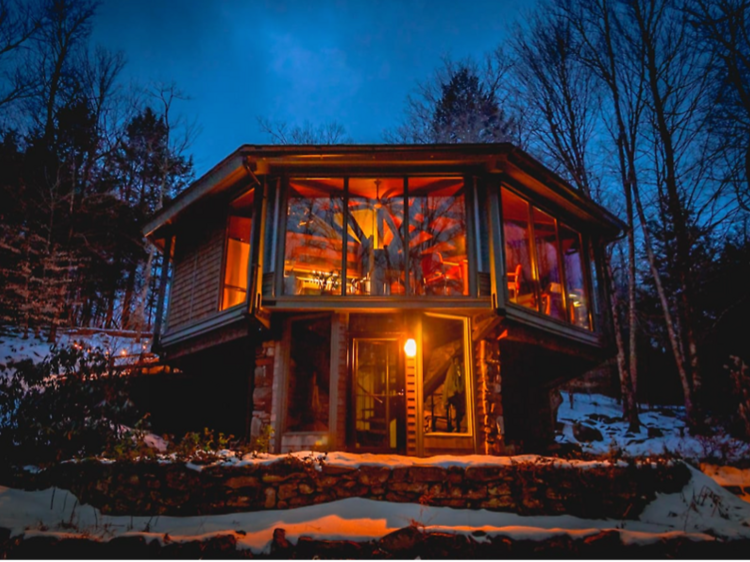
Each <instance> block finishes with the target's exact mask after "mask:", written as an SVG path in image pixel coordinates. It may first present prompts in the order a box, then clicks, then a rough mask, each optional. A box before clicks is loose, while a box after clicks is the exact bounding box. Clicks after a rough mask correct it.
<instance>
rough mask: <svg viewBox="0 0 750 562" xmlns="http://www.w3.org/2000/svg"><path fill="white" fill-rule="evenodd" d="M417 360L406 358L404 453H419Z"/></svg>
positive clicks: (414, 454)
mask: <svg viewBox="0 0 750 562" xmlns="http://www.w3.org/2000/svg"><path fill="white" fill-rule="evenodd" d="M417 399H418V398H417V361H416V359H412V358H409V357H407V358H406V454H407V455H413V456H416V455H419V448H418V447H419V445H418V442H417Z"/></svg>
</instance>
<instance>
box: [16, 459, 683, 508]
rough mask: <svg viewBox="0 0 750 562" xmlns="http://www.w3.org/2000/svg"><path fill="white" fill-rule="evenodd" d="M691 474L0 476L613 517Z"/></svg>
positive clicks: (140, 495) (74, 486) (280, 499)
mask: <svg viewBox="0 0 750 562" xmlns="http://www.w3.org/2000/svg"><path fill="white" fill-rule="evenodd" d="M689 478H690V473H689V470H688V469H687V468H686V467H685V466H684V465H683V464H681V463H675V464H667V463H659V464H657V463H642V464H628V465H626V464H624V463H621V464H619V465H612V464H606V463H605V464H601V465H596V466H578V465H576V464H574V463H567V462H565V461H559V462H558V461H551V460H550V459H544V460H542V461H528V460H524V461H519V462H511V463H509V464H507V465H487V466H469V467H468V468H463V467H455V466H454V467H449V468H442V467H438V466H410V467H395V468H391V467H382V466H366V465H363V466H360V467H359V468H351V467H344V466H336V465H331V464H327V463H326V462H325V460H323V461H322V462H318V461H315V460H313V459H309V460H303V459H299V458H296V457H291V456H290V457H288V458H283V459H282V460H279V461H277V462H274V463H271V464H265V465H263V464H249V465H245V466H234V467H233V466H221V465H215V466H205V467H203V469H202V470H196V469H194V468H191V467H188V466H186V465H185V464H182V463H162V464H159V463H146V462H133V463H113V464H103V463H100V462H96V461H89V462H82V463H76V464H74V463H66V464H62V465H58V466H57V467H55V468H51V469H47V470H45V471H42V472H40V473H37V474H30V473H25V472H23V473H16V474H14V475H7V474H6V476H5V477H4V478H3V480H5V482H2V483H3V484H7V485H11V486H13V487H18V488H24V489H43V488H47V487H50V486H56V487H58V488H62V489H67V490H70V491H71V492H73V493H74V494H75V495H76V496H77V497H78V499H79V500H80V501H81V503H84V504H90V505H93V506H95V507H97V508H99V509H100V510H101V511H102V512H103V513H108V514H118V515H125V514H127V515H208V514H219V513H232V512H241V511H254V510H264V509H286V508H294V507H301V506H306V505H313V504H318V503H324V502H330V501H335V500H338V499H343V498H350V497H363V498H370V499H374V500H381V501H391V502H410V503H422V504H425V505H434V506H448V507H456V508H473V509H489V510H494V511H508V512H515V513H519V514H524V515H542V514H545V515H556V514H570V515H576V516H580V517H586V518H614V519H620V518H635V517H637V516H638V514H639V513H640V512H641V511H642V509H643V508H644V506H645V505H646V504H648V503H649V502H650V501H652V500H653V499H654V498H655V497H656V493H658V492H661V493H675V492H678V491H679V490H681V489H682V488H683V487H684V485H685V484H686V483H687V482H688V480H689Z"/></svg>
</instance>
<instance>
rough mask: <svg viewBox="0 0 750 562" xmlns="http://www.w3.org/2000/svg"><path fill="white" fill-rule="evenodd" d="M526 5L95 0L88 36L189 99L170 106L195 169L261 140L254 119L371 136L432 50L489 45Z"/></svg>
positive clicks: (431, 58)
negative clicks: (189, 129)
mask: <svg viewBox="0 0 750 562" xmlns="http://www.w3.org/2000/svg"><path fill="white" fill-rule="evenodd" d="M532 1H533V0H526V1H522V0H506V1H494V2H492V1H476V2H471V3H468V2H467V3H464V2H461V1H460V0H455V1H444V0H435V1H431V2H428V1H414V2H398V1H395V0H394V1H383V2H376V1H373V2H367V1H365V0H356V1H346V0H340V1H336V2H325V1H318V2H310V1H299V2H287V1H277V2H273V1H260V0H258V1H247V0H246V1H239V0H226V1H210V0H205V1H203V2H199V1H191V0H186V1H183V2H179V1H177V0H173V1H166V0H130V1H128V0H105V1H104V2H103V3H102V5H101V7H100V9H99V12H98V16H97V21H96V24H95V26H94V34H93V41H94V43H98V44H102V45H104V46H105V47H108V48H110V49H115V50H122V51H123V52H124V53H125V56H126V58H127V61H128V64H127V67H126V78H127V79H128V80H130V79H132V80H137V81H138V82H139V83H143V84H148V83H150V82H166V83H169V82H173V81H174V82H176V84H177V85H178V86H179V88H180V89H181V90H182V91H184V92H185V93H186V94H188V95H189V96H190V98H191V100H190V101H188V102H185V103H181V104H180V105H179V106H178V107H177V109H178V110H179V111H180V112H181V113H182V114H184V115H185V116H186V117H187V118H188V119H189V120H191V121H194V122H196V123H197V125H198V127H199V128H200V134H199V136H198V137H197V138H196V139H195V141H194V142H193V145H192V147H191V152H192V153H193V155H194V158H195V165H196V172H197V174H198V175H200V174H202V173H203V172H205V171H206V170H208V169H209V168H211V167H212V166H213V165H214V164H216V163H217V162H219V161H220V160H221V159H222V158H224V157H225V156H227V155H228V154H229V153H230V152H232V151H233V150H234V149H236V148H237V147H238V146H239V145H241V144H243V143H267V142H269V140H270V139H269V138H268V137H267V136H266V135H264V134H263V133H261V131H260V130H259V128H258V125H257V122H256V117H257V116H265V117H268V118H269V119H272V120H283V121H287V122H288V123H290V124H302V123H303V122H305V121H309V122H310V123H312V124H313V125H317V124H321V123H326V122H329V121H332V120H336V121H339V122H340V123H342V124H343V125H344V126H345V127H346V129H347V132H348V134H349V136H351V138H352V139H353V140H354V141H355V142H358V143H377V142H382V140H383V137H382V134H383V131H384V130H385V129H388V128H393V127H394V126H396V125H397V123H398V121H399V119H400V117H401V115H402V114H403V108H404V102H405V99H406V96H407V94H408V93H409V92H410V91H412V90H413V89H414V87H415V86H416V84H417V81H420V80H425V79H426V78H428V77H429V76H430V75H431V74H432V73H433V72H434V70H435V68H436V67H438V66H439V65H440V60H441V57H442V56H444V55H448V56H450V57H452V58H454V59H460V58H463V57H465V56H467V55H475V56H478V55H481V54H483V53H486V52H488V51H491V50H493V49H494V48H496V47H497V46H498V45H501V44H502V43H503V41H504V40H505V38H506V37H507V33H508V30H509V29H510V23H511V22H512V21H514V20H517V19H518V18H519V17H520V16H521V15H522V13H523V11H524V10H525V9H527V8H528V7H529V5H530V4H531V3H532Z"/></svg>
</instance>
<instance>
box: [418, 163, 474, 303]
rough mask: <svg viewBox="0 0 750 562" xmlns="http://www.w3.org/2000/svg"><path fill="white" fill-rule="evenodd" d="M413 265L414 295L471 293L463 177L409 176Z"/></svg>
mask: <svg viewBox="0 0 750 562" xmlns="http://www.w3.org/2000/svg"><path fill="white" fill-rule="evenodd" d="M409 264H410V268H409V269H410V280H411V281H412V282H411V283H410V293H411V294H413V295H447V296H456V295H468V294H469V259H468V256H467V248H466V204H465V197H464V182H463V180H462V179H461V178H410V179H409Z"/></svg>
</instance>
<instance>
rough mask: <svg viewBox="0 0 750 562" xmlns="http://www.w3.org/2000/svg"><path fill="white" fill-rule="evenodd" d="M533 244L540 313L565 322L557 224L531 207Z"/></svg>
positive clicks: (543, 213)
mask: <svg viewBox="0 0 750 562" xmlns="http://www.w3.org/2000/svg"><path fill="white" fill-rule="evenodd" d="M532 216H533V217H534V243H535V249H536V261H537V270H538V272H539V288H540V290H541V301H540V305H541V311H542V312H543V313H544V314H546V315H547V316H552V317H553V318H557V319H558V320H565V308H564V305H563V302H564V296H563V285H562V279H561V275H560V259H559V256H558V253H557V252H558V244H557V224H556V221H555V219H553V218H552V217H551V216H550V215H548V214H547V213H545V212H543V211H540V210H539V209H537V208H536V207H533V215H532Z"/></svg>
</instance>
